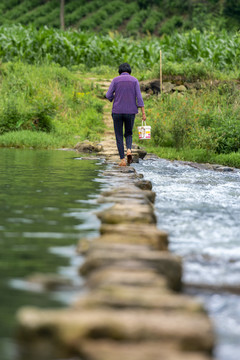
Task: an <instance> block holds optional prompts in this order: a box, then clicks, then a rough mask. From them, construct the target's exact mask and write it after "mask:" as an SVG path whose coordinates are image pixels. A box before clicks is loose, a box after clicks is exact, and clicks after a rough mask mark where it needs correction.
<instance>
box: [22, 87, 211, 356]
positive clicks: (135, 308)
mask: <svg viewBox="0 0 240 360" xmlns="http://www.w3.org/2000/svg"><path fill="white" fill-rule="evenodd" d="M100 85H101V86H102V87H103V89H104V90H107V88H108V86H109V82H107V81H104V82H103V83H101V84H100ZM104 109H105V111H104V121H105V124H106V126H107V130H106V133H105V136H104V139H103V141H102V142H101V144H102V146H103V149H102V151H101V155H103V156H105V158H106V160H107V163H108V166H107V169H106V170H105V171H104V173H103V174H102V176H103V178H104V179H106V184H107V190H105V191H104V192H103V193H102V194H101V195H100V196H99V198H98V202H99V203H106V204H110V205H109V207H107V208H104V210H102V211H100V212H98V213H97V216H98V218H99V219H100V221H101V227H100V235H99V236H98V237H97V238H95V239H91V240H89V239H80V241H79V244H78V246H77V251H78V253H79V254H81V255H84V257H85V260H84V263H83V264H82V265H81V267H80V268H79V274H80V275H81V276H83V277H84V279H85V285H84V291H83V292H81V294H80V295H79V298H78V299H76V300H75V301H74V303H73V304H72V305H71V306H70V307H68V308H65V309H51V310H50V309H39V308H30V307H26V308H22V309H20V310H19V312H18V315H17V318H18V340H19V346H20V349H21V356H22V357H21V359H22V360H23V359H28V360H31V359H34V360H50V359H51V360H53V359H74V360H85V359H86V360H123V359H124V360H210V359H212V356H211V354H212V351H213V346H214V334H213V327H212V324H211V321H210V320H209V318H208V316H207V314H206V312H205V311H204V309H203V307H202V305H201V304H200V303H199V302H198V301H196V300H195V299H193V298H192V297H190V296H187V295H184V294H182V293H181V288H182V282H181V277H182V262H181V258H180V257H178V256H176V255H174V254H171V253H170V252H169V251H168V234H167V233H166V232H164V231H161V230H159V229H158V228H157V226H156V216H155V212H154V200H155V193H153V192H152V186H151V183H150V182H148V181H145V180H144V179H142V175H141V174H137V173H136V171H135V169H134V168H133V167H119V166H117V164H116V161H118V160H119V157H118V154H117V150H116V145H115V139H114V133H113V130H112V119H111V104H110V105H109V104H108V103H106V105H105V108H104ZM135 150H136V151H135V161H138V158H139V156H140V155H141V156H143V154H144V151H143V150H141V149H138V147H136V149H135ZM138 150H139V151H138Z"/></svg>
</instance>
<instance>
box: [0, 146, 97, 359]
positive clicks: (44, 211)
mask: <svg viewBox="0 0 240 360" xmlns="http://www.w3.org/2000/svg"><path fill="white" fill-rule="evenodd" d="M75 157H76V153H75V152H68V151H35V150H17V149H0V249H1V252H0V319H1V320H0V359H1V360H12V359H15V355H14V352H15V348H14V342H13V338H14V337H13V336H14V329H15V325H16V324H15V321H16V320H15V314H16V311H17V309H18V308H19V307H21V306H25V305H33V306H40V307H50V306H63V304H62V303H61V302H60V301H57V300H56V299H54V297H53V296H52V294H51V293H46V292H45V293H34V292H29V291H25V290H23V289H20V290H19V289H16V288H14V287H13V286H11V284H12V282H13V280H14V279H24V277H26V276H28V275H30V274H33V273H36V272H43V273H56V272H58V270H59V268H60V267H64V266H66V267H67V266H68V265H69V261H70V260H69V257H68V256H66V257H64V256H59V255H57V254H56V253H55V254H54V252H53V251H51V249H52V248H56V247H61V249H62V252H63V255H64V249H65V247H66V249H68V248H69V246H73V245H75V244H76V243H77V240H78V239H79V238H80V237H81V236H86V235H87V236H90V235H91V234H93V233H96V232H97V228H98V222H97V220H96V218H95V217H94V216H93V215H91V212H92V211H93V210H94V209H95V208H96V204H95V203H94V201H93V200H91V199H93V198H94V194H95V195H96V194H97V193H98V192H99V191H100V187H101V182H99V181H97V180H96V178H97V177H98V176H99V170H100V169H101V168H103V165H102V164H97V162H96V161H84V160H77V159H74V158H75ZM86 223H87V225H86Z"/></svg>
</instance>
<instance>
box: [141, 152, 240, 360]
mask: <svg viewBox="0 0 240 360" xmlns="http://www.w3.org/2000/svg"><path fill="white" fill-rule="evenodd" d="M135 168H136V170H137V171H138V172H139V173H142V174H143V175H144V178H145V179H147V180H150V181H152V184H153V190H154V191H155V192H156V194H157V198H156V215H157V219H158V227H159V228H161V229H164V230H167V231H168V232H169V234H170V250H171V251H172V252H174V253H176V254H179V255H181V256H182V257H183V261H184V276H183V281H184V283H185V284H188V286H187V289H188V290H187V291H189V292H191V293H194V294H196V296H197V297H199V298H200V299H201V300H202V301H203V302H204V304H205V308H206V309H207V310H208V313H209V315H210V316H211V318H212V319H213V322H214V326H215V329H216V334H217V346H216V351H215V356H216V359H218V360H239V359H240V296H239V295H236V294H233V293H228V292H226V291H225V292H224V291H216V290H215V291H211V290H208V291H204V290H203V289H204V286H205V287H208V288H209V287H210V288H211V286H212V285H214V286H219V287H220V288H221V287H225V288H226V286H231V287H233V288H238V289H240V204H239V200H240V171H238V170H236V171H235V172H216V171H209V170H197V169H194V168H192V167H190V166H186V165H182V164H180V163H178V162H170V161H166V160H163V159H155V160H154V159H153V160H146V161H141V162H140V163H139V164H136V165H135ZM190 285H196V286H201V287H203V289H202V290H198V291H196V286H195V290H193V288H192V289H191V287H190Z"/></svg>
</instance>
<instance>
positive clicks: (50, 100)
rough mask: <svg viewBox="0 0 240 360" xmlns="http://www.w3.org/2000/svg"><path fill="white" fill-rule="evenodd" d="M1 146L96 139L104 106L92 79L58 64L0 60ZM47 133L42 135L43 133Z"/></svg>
mask: <svg viewBox="0 0 240 360" xmlns="http://www.w3.org/2000/svg"><path fill="white" fill-rule="evenodd" d="M0 71H1V85H0V135H1V136H0V146H21V147H26V146H31V147H34V148H36V147H39V148H56V147H59V146H71V145H74V144H75V143H76V139H75V138H74V136H76V135H78V136H79V139H80V140H81V139H82V140H84V139H89V140H96V139H99V138H100V134H101V133H102V132H103V130H104V127H103V123H102V108H103V105H102V103H101V101H100V100H98V99H97V98H96V97H95V96H94V93H93V91H92V90H91V83H88V84H86V82H84V81H82V80H80V79H79V77H78V75H77V74H73V73H71V72H69V71H68V70H67V69H66V68H61V67H59V66H57V65H51V66H47V65H42V66H38V67H36V66H32V65H26V64H23V63H19V62H17V63H7V64H2V65H1V68H0ZM43 132H44V133H43Z"/></svg>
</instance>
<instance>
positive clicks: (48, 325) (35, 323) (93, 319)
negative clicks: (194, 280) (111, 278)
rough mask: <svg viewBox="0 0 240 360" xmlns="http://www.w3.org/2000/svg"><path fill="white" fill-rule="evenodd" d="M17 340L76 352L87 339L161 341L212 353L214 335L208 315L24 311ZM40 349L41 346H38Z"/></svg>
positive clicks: (73, 310) (150, 311)
mask: <svg viewBox="0 0 240 360" xmlns="http://www.w3.org/2000/svg"><path fill="white" fill-rule="evenodd" d="M17 321H18V338H19V340H20V341H21V340H22V341H28V342H31V346H34V342H35V343H36V344H39V342H40V341H41V340H43V341H44V342H50V343H53V344H56V347H58V348H59V347H61V348H62V349H64V348H65V349H67V350H68V351H69V352H76V351H77V350H78V351H79V349H80V348H81V342H82V341H83V340H85V339H94V340H96V339H99V340H100V339H109V340H117V341H128V342H139V341H149V340H152V341H159V342H162V343H164V344H165V345H167V344H169V345H170V344H171V345H172V346H173V347H175V348H178V349H181V350H186V351H203V352H206V353H209V354H210V352H211V351H212V348H213V344H214V336H213V329H212V325H211V322H210V321H209V319H208V318H207V316H206V315H205V314H202V313H201V314H200V313H192V312H191V313H186V312H179V311H171V312H167V313H166V312H162V311H159V310H149V311H141V310H124V311H120V310H114V309H90V310H80V309H66V310H63V309H61V310H47V309H44V310H39V309H37V308H22V309H21V310H20V311H19V312H18V314H17ZM38 349H39V347H38Z"/></svg>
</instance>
